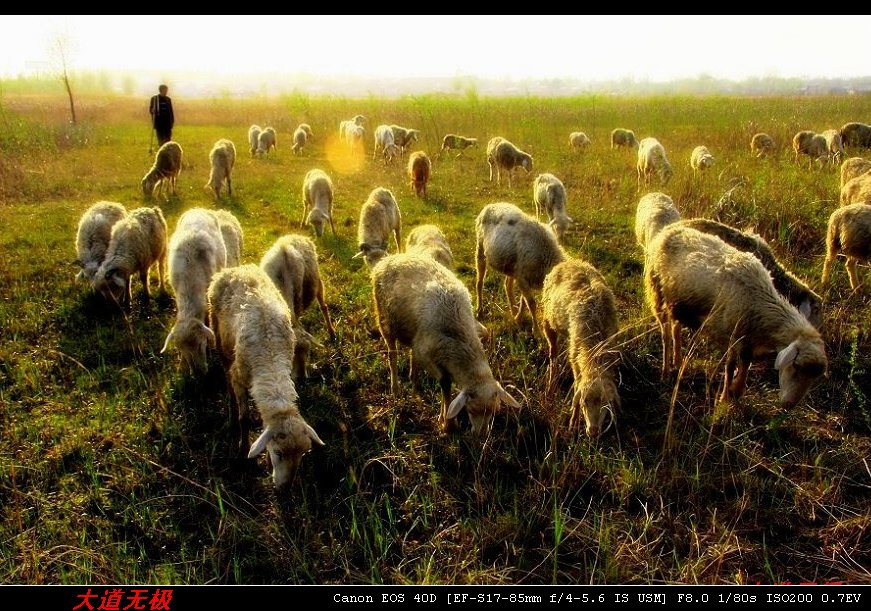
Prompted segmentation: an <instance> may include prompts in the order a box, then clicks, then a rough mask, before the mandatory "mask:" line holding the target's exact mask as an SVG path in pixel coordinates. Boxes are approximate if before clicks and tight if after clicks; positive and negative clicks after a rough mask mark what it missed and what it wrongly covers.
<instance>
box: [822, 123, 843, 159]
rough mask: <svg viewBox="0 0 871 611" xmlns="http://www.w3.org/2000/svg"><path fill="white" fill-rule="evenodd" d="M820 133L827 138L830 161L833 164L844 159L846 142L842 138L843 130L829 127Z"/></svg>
mask: <svg viewBox="0 0 871 611" xmlns="http://www.w3.org/2000/svg"><path fill="white" fill-rule="evenodd" d="M820 135H821V136H822V137H823V138H825V139H826V151H828V156H829V163H831V164H832V165H834V164H836V163H841V161H842V160H843V159H844V143H843V141H842V140H841V132H839V131H838V130H836V129H827V130H825V131H824V132H823V133H822V134H820Z"/></svg>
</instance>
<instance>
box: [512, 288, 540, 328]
mask: <svg viewBox="0 0 871 611" xmlns="http://www.w3.org/2000/svg"><path fill="white" fill-rule="evenodd" d="M522 303H525V304H526V307H527V308H529V316H530V317H531V318H532V334H533V335H535V334H536V333H537V332H538V309H537V306H536V302H535V297H533V296H532V293H531V292H527V291H524V293H523V302H522ZM517 316H518V320H517V324H520V320H519V316H520V312H518V313H517Z"/></svg>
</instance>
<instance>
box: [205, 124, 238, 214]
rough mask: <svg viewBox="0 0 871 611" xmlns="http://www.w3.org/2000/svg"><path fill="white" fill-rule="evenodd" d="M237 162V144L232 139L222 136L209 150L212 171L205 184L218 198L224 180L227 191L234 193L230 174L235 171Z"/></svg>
mask: <svg viewBox="0 0 871 611" xmlns="http://www.w3.org/2000/svg"><path fill="white" fill-rule="evenodd" d="M235 163H236V146H235V145H234V144H233V143H232V142H231V141H230V140H227V139H226V138H221V139H220V140H218V141H217V142H216V143H215V146H213V147H212V150H211V151H210V152H209V165H210V166H211V171H210V173H209V182H207V183H206V186H205V188H206V189H211V190H212V193H214V195H215V199H216V200H217V199H220V198H221V186H222V185H223V183H224V180H226V181H227V193H228V194H229V195H233V183H232V182H231V180H230V174H231V173H232V172H233V166H234V165H235Z"/></svg>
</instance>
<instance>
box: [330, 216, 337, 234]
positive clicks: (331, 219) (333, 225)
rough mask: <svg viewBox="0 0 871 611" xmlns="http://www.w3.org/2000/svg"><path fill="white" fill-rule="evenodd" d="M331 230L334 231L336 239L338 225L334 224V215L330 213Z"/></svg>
mask: <svg viewBox="0 0 871 611" xmlns="http://www.w3.org/2000/svg"><path fill="white" fill-rule="evenodd" d="M330 229H332V230H333V237H336V224H335V223H334V222H333V213H332V210H331V211H330Z"/></svg>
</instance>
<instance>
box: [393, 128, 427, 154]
mask: <svg viewBox="0 0 871 611" xmlns="http://www.w3.org/2000/svg"><path fill="white" fill-rule="evenodd" d="M390 131H392V132H393V141H394V142H395V143H396V146H398V147H399V150H400V153H401V154H405V149H406V148H408V146H409V145H411V143H412V142H419V141H420V130H418V129H411V128H408V127H402V126H400V125H395V124H393V125H391V126H390Z"/></svg>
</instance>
